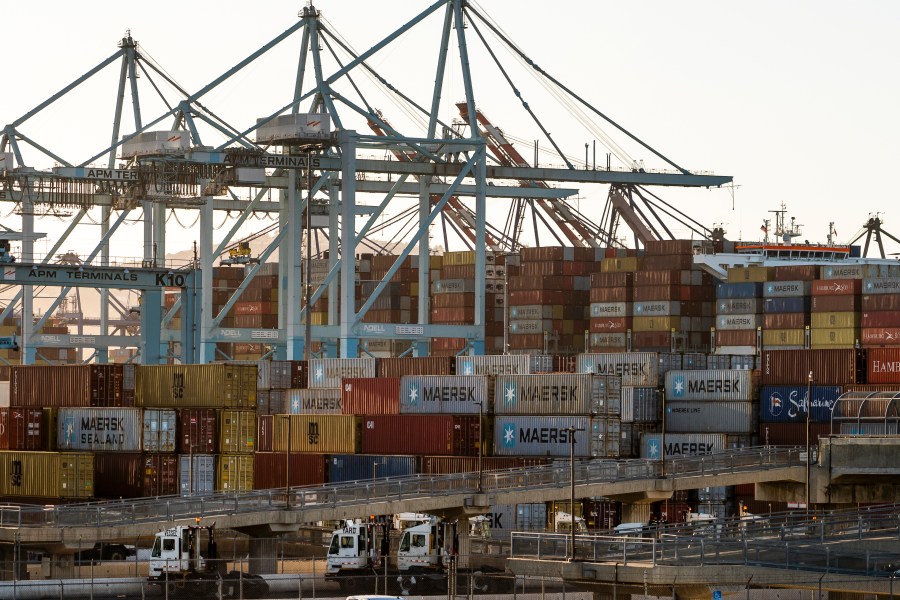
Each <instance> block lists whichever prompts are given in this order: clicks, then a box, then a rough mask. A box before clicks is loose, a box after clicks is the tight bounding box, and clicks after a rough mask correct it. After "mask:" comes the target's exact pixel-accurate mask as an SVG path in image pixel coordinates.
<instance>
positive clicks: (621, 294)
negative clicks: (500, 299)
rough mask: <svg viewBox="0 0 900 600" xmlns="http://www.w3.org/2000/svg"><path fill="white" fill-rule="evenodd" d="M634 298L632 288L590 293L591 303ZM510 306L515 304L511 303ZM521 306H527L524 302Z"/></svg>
mask: <svg viewBox="0 0 900 600" xmlns="http://www.w3.org/2000/svg"><path fill="white" fill-rule="evenodd" d="M633 297H634V288H632V287H630V286H629V287H592V288H591V291H590V301H591V302H631V299H632V298H633ZM510 304H513V303H512V302H510ZM521 304H527V302H522V303H521Z"/></svg>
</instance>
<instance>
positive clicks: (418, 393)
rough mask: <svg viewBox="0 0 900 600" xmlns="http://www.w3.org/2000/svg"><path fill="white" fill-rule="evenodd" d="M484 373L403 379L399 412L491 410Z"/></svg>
mask: <svg viewBox="0 0 900 600" xmlns="http://www.w3.org/2000/svg"><path fill="white" fill-rule="evenodd" d="M489 390H490V388H489V380H488V377H487V376H485V375H412V376H407V377H402V378H401V379H400V388H399V394H400V397H399V412H400V414H468V415H471V414H475V415H477V414H478V411H479V408H478V403H479V402H480V403H481V411H482V413H483V414H487V413H489V412H490V411H491V406H490V404H489V400H490V396H489Z"/></svg>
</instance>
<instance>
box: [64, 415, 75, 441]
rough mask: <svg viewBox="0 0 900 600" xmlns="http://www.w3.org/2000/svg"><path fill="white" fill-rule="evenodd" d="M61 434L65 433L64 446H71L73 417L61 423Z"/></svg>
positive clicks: (73, 426) (73, 428) (73, 425)
mask: <svg viewBox="0 0 900 600" xmlns="http://www.w3.org/2000/svg"><path fill="white" fill-rule="evenodd" d="M63 432H64V433H65V438H66V446H67V447H69V446H71V445H72V436H73V435H75V417H73V416H71V415H69V416H67V417H66V419H65V421H64V422H63Z"/></svg>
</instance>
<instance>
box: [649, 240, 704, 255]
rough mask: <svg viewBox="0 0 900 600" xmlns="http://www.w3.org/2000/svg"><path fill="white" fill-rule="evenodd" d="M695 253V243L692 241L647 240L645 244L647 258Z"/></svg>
mask: <svg viewBox="0 0 900 600" xmlns="http://www.w3.org/2000/svg"><path fill="white" fill-rule="evenodd" d="M693 253H694V242H693V241H692V240H647V241H646V242H644V255H645V256H666V255H668V254H682V255H683V254H693Z"/></svg>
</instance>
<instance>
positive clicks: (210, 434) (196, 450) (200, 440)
mask: <svg viewBox="0 0 900 600" xmlns="http://www.w3.org/2000/svg"><path fill="white" fill-rule="evenodd" d="M217 422H218V420H217V416H216V410H215V409H214V408H183V409H181V410H180V411H179V414H178V425H179V433H178V452H179V453H181V454H214V453H215V452H216V447H217V444H216V437H217V433H216V423H217Z"/></svg>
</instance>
